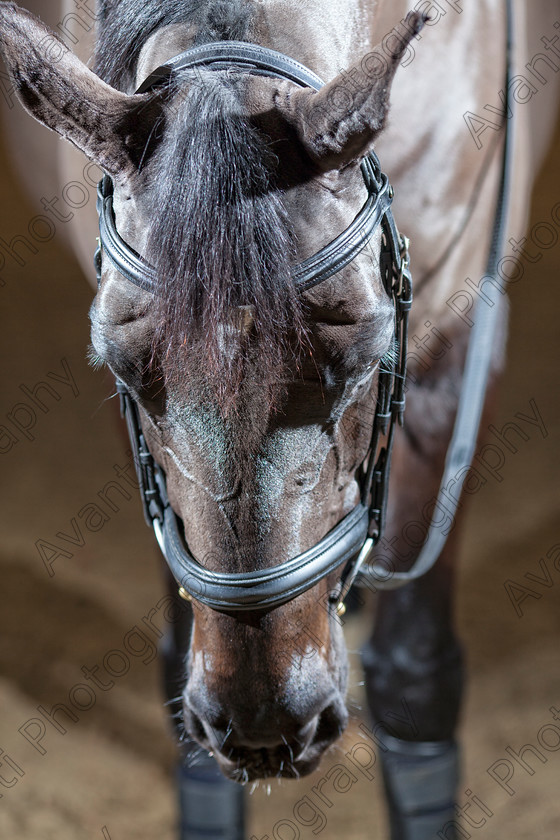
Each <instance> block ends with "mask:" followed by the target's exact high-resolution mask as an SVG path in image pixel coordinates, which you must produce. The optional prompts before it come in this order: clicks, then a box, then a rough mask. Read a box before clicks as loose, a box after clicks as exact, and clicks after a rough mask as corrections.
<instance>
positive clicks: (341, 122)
mask: <svg viewBox="0 0 560 840" xmlns="http://www.w3.org/2000/svg"><path fill="white" fill-rule="evenodd" d="M425 22H426V17H425V16H424V15H422V14H420V13H419V12H410V13H409V14H408V15H407V17H406V18H405V20H404V21H402V23H401V24H400V25H399V27H396V28H395V29H394V30H393V32H392V35H393V37H392V38H390V39H389V38H386V39H384V41H383V44H380V45H379V46H377V47H375V49H373V50H372V51H371V52H370V53H368V54H367V55H366V56H364V58H363V59H362V60H361V61H360V62H359V63H357V64H354V65H353V66H352V67H351V68H350V69H349V70H348V71H344V72H342V73H340V74H339V75H338V76H336V77H335V78H334V79H333V80H332V81H331V82H329V83H328V84H327V85H325V86H324V87H323V88H322V89H321V90H320V91H318V92H315V91H310V90H309V89H305V90H297V91H293V90H291V91H290V92H289V94H288V93H287V94H286V97H285V98H284V99H282V98H281V97H279V98H278V100H277V102H276V104H277V107H278V108H279V110H280V111H281V113H282V114H283V116H284V117H285V118H286V119H287V120H288V122H289V123H290V124H291V125H292V126H293V127H294V128H295V129H296V131H297V133H298V136H299V138H300V140H301V142H302V143H303V145H304V147H305V149H306V151H307V153H308V154H309V155H310V157H311V158H312V159H313V160H314V161H315V162H316V163H318V164H319V166H320V167H321V168H322V169H324V170H327V171H328V170H334V169H341V168H342V167H343V166H345V165H347V164H348V163H350V162H351V161H354V160H358V159H360V158H362V157H363V156H364V155H365V154H367V152H368V151H369V150H370V148H371V145H372V143H373V141H374V140H375V138H376V137H377V135H378V134H379V132H380V131H381V130H382V128H383V126H384V123H385V117H386V115H387V110H388V105H389V94H390V92H391V84H392V81H393V77H394V75H395V72H396V69H397V67H398V66H399V63H400V61H401V58H402V57H403V55H404V53H405V51H406V49H407V47H408V45H409V43H410V41H411V40H412V38H414V37H415V36H416V35H418V33H419V32H420V31H421V29H422V27H423V26H424V23H425ZM395 41H397V45H396V46H395ZM389 42H390V43H391V48H389Z"/></svg>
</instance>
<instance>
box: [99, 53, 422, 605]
mask: <svg viewBox="0 0 560 840" xmlns="http://www.w3.org/2000/svg"><path fill="white" fill-rule="evenodd" d="M200 65H202V66H204V67H205V68H206V69H211V70H223V69H228V70H231V69H232V68H234V69H235V70H239V71H243V72H248V73H251V74H259V75H266V76H274V77H278V78H281V79H288V80H289V81H291V82H294V83H295V84H298V85H300V86H302V87H311V88H314V89H315V90H319V89H320V88H321V87H322V85H323V83H322V82H321V80H320V79H319V78H318V77H317V76H315V75H314V74H313V73H311V71H309V70H307V69H306V68H305V67H303V65H301V64H299V63H298V62H296V61H293V60H292V59H290V58H288V57H287V56H284V55H282V54H280V53H277V52H274V51H273V50H268V49H265V48H263V47H260V46H255V45H252V44H246V43H241V42H230V41H226V42H218V43H213V44H208V45H204V46H201V47H195V48H193V49H191V50H188V51H187V52H185V53H182V54H181V55H179V56H176V57H175V58H173V59H171V60H170V61H169V62H167V64H165V65H163V66H162V67H159V68H158V69H157V70H155V71H154V72H153V73H152V74H151V75H150V76H149V77H148V78H147V79H146V81H145V82H144V83H143V84H142V86H141V87H140V88H139V90H138V91H137V92H138V93H145V92H147V91H151V90H153V89H155V88H157V87H159V86H161V85H166V84H168V82H169V80H170V79H171V78H172V77H173V76H174V75H176V74H177V73H179V72H180V71H183V70H187V69H190V68H194V67H197V66H200ZM361 171H362V175H363V178H364V183H365V186H366V189H367V193H368V197H367V200H366V202H365V204H364V206H363V208H362V209H361V211H360V212H359V213H358V215H357V216H356V218H355V219H354V221H353V222H352V223H351V225H350V226H349V227H348V228H347V229H346V230H345V231H344V232H343V233H341V234H340V235H339V236H337V237H336V238H335V239H334V240H333V241H332V242H331V243H330V244H328V245H327V246H325V247H324V248H322V249H321V250H320V251H319V252H318V253H316V254H315V255H314V256H312V257H309V258H308V259H307V260H305V261H304V262H302V263H300V264H299V265H296V266H295V267H294V268H293V270H292V271H293V279H294V283H295V285H296V288H297V289H298V290H299V291H301V292H304V291H306V290H308V289H311V288H312V287H313V286H316V285H317V284H319V283H321V282H323V281H324V280H326V279H328V278H329V277H332V276H333V275H334V274H336V273H337V272H339V271H340V270H341V269H343V268H344V267H345V266H347V265H348V264H349V263H350V262H351V261H352V260H353V259H354V258H355V257H356V256H357V255H358V254H359V253H360V252H361V251H362V250H363V248H364V247H365V245H366V244H367V243H368V241H369V239H370V238H371V236H372V234H373V233H374V232H375V230H376V229H377V228H378V227H379V225H381V229H382V247H381V255H380V268H381V273H382V280H383V284H384V287H385V291H386V293H387V295H388V296H389V297H390V298H391V299H392V301H393V302H394V311H395V348H396V352H395V359H394V361H393V362H392V363H391V367H390V368H389V369H386V368H383V369H381V370H380V371H379V374H378V377H379V378H378V399H377V407H376V412H375V416H374V420H373V424H372V436H371V443H370V449H369V457H368V459H367V464H366V466H363V467H362V468H361V469H360V471H359V472H360V474H359V476H358V484H359V489H360V501H359V502H358V504H357V505H356V506H355V507H354V509H353V510H352V511H351V512H350V513H349V514H347V515H346V516H345V517H344V518H343V519H342V520H341V521H340V522H339V523H338V525H336V526H335V527H334V528H333V529H332V530H331V531H329V533H328V534H327V535H326V536H325V537H323V539H322V540H320V542H319V543H317V544H316V545H315V546H313V548H310V549H309V550H308V551H305V552H304V553H303V554H300V555H298V556H297V557H294V558H292V559H290V560H287V561H285V562H284V563H281V564H280V565H278V566H274V567H272V568H267V569H264V570H262V571H254V572H246V573H242V574H227V573H219V572H211V571H208V570H207V569H206V568H205V567H204V566H202V565H201V564H200V563H199V562H198V561H197V560H196V559H195V558H194V557H193V556H192V555H191V553H190V552H189V549H188V546H187V545H186V542H185V539H184V535H183V533H182V528H181V524H180V522H179V520H178V517H177V515H176V514H175V512H174V511H173V509H172V508H171V505H170V504H169V500H168V498H167V492H166V483H165V477H164V474H163V472H162V470H161V468H160V467H159V466H158V464H157V463H156V462H155V460H154V458H153V457H152V455H151V453H150V451H149V449H148V446H147V443H146V440H145V437H144V433H143V431H142V428H141V424H140V417H139V410H138V407H137V404H136V402H135V400H134V399H133V397H132V396H131V394H130V392H129V390H128V388H127V386H126V385H125V384H124V383H123V382H122V381H120V380H117V390H118V392H119V394H120V398H121V408H122V413H123V415H124V417H125V418H126V422H127V425H128V430H129V434H130V440H131V444H132V450H133V457H134V462H135V464H136V469H137V473H138V478H139V483H140V492H141V496H142V501H143V507H144V515H145V518H146V521H147V523H148V524H149V525H150V526H151V527H153V529H154V532H155V535H156V538H157V540H158V543H159V545H160V548H161V550H162V552H163V554H164V556H165V558H166V560H167V563H168V565H169V567H170V569H171V571H172V573H173V575H174V576H175V579H176V580H177V582H178V583H179V585H180V587H181V589H180V591H181V594H182V595H183V597H186V598H187V599H189V598H194V599H195V600H196V601H199V602H201V603H203V604H206V605H207V606H209V607H212V608H213V609H215V610H218V611H222V612H237V611H248V610H264V609H271V608H273V607H277V606H279V605H280V604H283V603H286V602H287V601H290V600H292V599H293V598H296V597H297V596H298V595H300V594H301V593H302V592H305V591H306V590H308V589H310V588H311V587H312V586H314V585H315V584H316V583H318V582H319V581H320V580H321V579H322V578H323V577H325V576H326V575H329V574H330V573H331V572H334V571H336V570H337V569H339V568H341V567H343V570H342V574H341V576H340V579H339V586H338V587H337V590H336V591H335V592H333V593H332V601H333V602H334V603H335V604H336V605H337V607H338V610H339V612H342V610H343V607H342V603H343V599H344V596H345V595H346V593H347V592H348V590H349V588H350V586H351V584H352V581H353V580H354V578H355V577H356V575H357V573H358V571H359V569H360V567H361V565H362V563H363V562H364V560H365V559H366V557H367V556H368V555H369V553H370V551H371V549H372V548H373V546H374V545H375V543H376V542H377V541H378V540H379V538H380V537H381V534H382V532H383V527H384V520H385V511H386V506H387V488H388V480H389V467H390V462H391V450H392V445H393V436H394V429H395V424H396V423H401V424H402V422H403V412H404V383H405V376H406V354H407V325H408V313H409V311H410V307H411V304H412V283H411V277H410V272H409V259H408V250H407V247H408V243H407V241H406V239H405V238H404V237H401V236H400V235H399V233H398V231H397V228H396V226H395V222H394V219H393V215H392V213H391V209H390V208H391V202H392V198H393V191H392V188H391V187H390V185H389V182H388V179H387V177H386V176H385V175H384V174H383V173H382V172H381V169H380V166H379V161H378V160H377V157H376V156H375V154H373V153H371V154H369V155H368V156H367V157H366V158H365V159H364V161H363V162H362V165H361ZM97 208H98V212H99V229H100V247H99V249H98V252H97V254H96V266H97V271H98V278H99V279H100V278H101V261H102V257H107V259H108V260H109V262H110V263H112V265H113V266H114V267H115V268H116V269H117V270H118V271H119V272H120V274H122V275H123V276H124V277H125V278H126V279H127V280H129V281H130V282H131V283H134V284H135V285H137V286H139V287H140V288H141V289H144V290H145V291H148V292H151V293H156V283H155V280H156V278H155V271H154V269H153V268H152V266H150V265H149V264H148V263H147V262H146V261H145V260H144V259H143V258H142V257H141V256H140V255H139V254H137V253H136V252H135V251H134V250H133V249H132V248H131V247H130V246H129V245H128V244H127V243H126V242H125V241H124V240H123V239H122V238H121V236H120V235H119V233H118V231H117V227H116V223H115V216H114V211H113V184H112V181H111V179H110V178H109V176H107V175H106V176H105V177H104V178H103V180H102V181H101V182H100V184H99V187H98V201H97ZM382 439H383V441H382Z"/></svg>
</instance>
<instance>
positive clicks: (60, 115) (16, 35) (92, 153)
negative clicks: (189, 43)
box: [0, 3, 158, 178]
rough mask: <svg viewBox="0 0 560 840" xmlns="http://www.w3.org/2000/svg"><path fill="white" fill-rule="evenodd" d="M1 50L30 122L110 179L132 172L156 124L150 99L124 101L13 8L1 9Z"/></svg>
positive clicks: (48, 33)
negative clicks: (51, 131)
mask: <svg viewBox="0 0 560 840" xmlns="http://www.w3.org/2000/svg"><path fill="white" fill-rule="evenodd" d="M0 50H1V52H2V54H3V56H4V59H5V62H6V66H7V69H8V71H9V73H10V76H11V78H12V81H13V85H14V89H15V92H16V93H17V94H18V96H19V98H20V99H21V101H22V103H23V105H24V107H25V108H26V109H27V110H28V111H29V112H30V113H31V114H32V115H33V116H34V117H36V118H37V119H38V120H39V121H40V122H42V123H43V124H44V125H46V126H48V127H49V128H52V129H54V131H56V132H58V134H60V135H61V136H62V137H65V138H66V139H67V140H70V142H72V143H73V144H74V145H75V146H77V147H78V148H79V149H81V151H83V152H84V153H85V154H86V155H87V156H88V157H89V158H91V159H92V160H94V161H95V162H96V163H98V164H99V165H100V166H102V167H103V168H104V169H105V170H106V171H107V172H109V173H110V174H111V175H113V176H114V177H117V178H119V177H124V176H126V175H127V174H130V173H131V172H132V171H134V169H135V168H136V166H137V165H138V163H139V162H140V160H141V159H142V155H143V154H144V148H145V145H146V141H147V139H148V131H149V130H150V128H151V127H153V124H154V119H157V114H153V113H152V112H153V110H154V108H155V107H158V106H156V105H155V103H154V102H153V100H152V99H151V97H149V96H127V95H126V94H124V93H121V92H119V91H117V90H114V89H113V88H112V87H110V86H109V85H107V84H105V82H103V81H102V80H101V79H100V78H99V77H98V76H96V75H95V73H92V71H91V70H89V69H88V68H87V67H86V66H85V64H83V63H82V62H81V61H80V60H79V59H78V58H77V57H76V56H75V55H74V54H73V53H72V52H71V51H70V50H69V49H68V48H67V47H66V46H65V44H64V43H63V42H62V41H61V40H60V38H58V36H57V35H55V33H54V32H52V31H51V30H50V29H49V28H48V27H47V26H45V25H44V24H43V23H42V22H41V21H40V20H38V19H37V18H35V17H34V16H33V15H31V14H30V13H29V12H27V11H25V10H24V9H20V8H19V7H18V6H16V4H15V3H0ZM143 125H144V126H146V127H147V128H146V130H145V131H143V129H142V126H143ZM143 134H145V135H146V136H143Z"/></svg>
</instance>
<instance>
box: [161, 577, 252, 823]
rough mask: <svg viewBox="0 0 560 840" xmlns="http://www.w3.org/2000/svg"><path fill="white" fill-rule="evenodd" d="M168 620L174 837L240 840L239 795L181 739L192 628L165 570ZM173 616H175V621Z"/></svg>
mask: <svg viewBox="0 0 560 840" xmlns="http://www.w3.org/2000/svg"><path fill="white" fill-rule="evenodd" d="M166 577H167V582H168V589H169V595H170V598H171V599H172V600H173V605H172V606H171V604H170V610H172V614H173V619H174V620H173V622H172V624H171V626H170V628H169V630H168V633H167V635H166V636H165V639H164V641H163V644H162V654H163V671H164V674H163V676H164V684H165V694H166V697H167V704H168V708H169V714H170V717H171V721H172V724H173V729H174V732H175V736H176V738H177V740H178V741H180V757H179V761H178V763H177V769H176V783H177V794H178V804H179V831H178V835H177V836H178V840H245V836H246V835H245V793H244V789H243V788H242V787H241V785H238V784H236V783H235V782H232V781H229V779H226V778H225V776H224V775H223V774H222V772H221V771H220V770H219V768H218V765H217V763H216V761H215V759H214V758H213V757H212V755H210V754H209V753H207V752H206V751H205V750H203V749H202V748H201V747H199V746H198V745H197V744H195V743H194V741H191V740H188V739H187V740H185V730H184V726H183V724H182V706H183V704H182V694H183V688H184V685H185V681H186V663H187V657H188V650H189V644H190V636H191V629H192V609H191V607H190V605H189V604H187V603H185V601H182V600H181V599H180V598H179V596H178V595H177V584H176V583H175V581H174V579H173V577H172V575H171V573H170V572H169V571H168V570H166ZM175 619H176V620H175Z"/></svg>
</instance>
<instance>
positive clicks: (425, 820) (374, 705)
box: [363, 545, 462, 840]
mask: <svg viewBox="0 0 560 840" xmlns="http://www.w3.org/2000/svg"><path fill="white" fill-rule="evenodd" d="M451 553H452V546H451V545H449V546H448V548H447V550H446V551H445V554H444V555H443V556H442V557H441V558H440V560H439V561H438V565H437V566H436V568H435V569H434V570H432V572H430V573H428V574H427V575H426V576H425V577H424V578H421V579H420V580H419V581H417V582H414V583H411V584H407V585H406V586H405V587H404V588H403V589H398V590H394V591H390V592H384V593H383V594H382V595H381V596H380V598H379V605H378V612H377V618H376V625H375V629H374V632H373V635H372V637H371V639H370V640H369V642H368V643H367V645H366V646H365V648H364V650H363V664H364V668H365V673H366V686H367V694H368V702H369V707H370V711H371V715H372V719H373V721H374V722H376V723H377V724H378V725H377V726H375V723H374V730H375V740H376V744H377V745H378V748H379V749H378V755H379V756H380V758H381V761H382V766H383V776H384V780H385V788H386V794H387V800H388V804H389V818H390V825H391V835H390V836H391V840H434V838H437V837H438V836H441V837H445V838H447V840H455V838H456V834H455V833H454V827H453V826H452V825H451V823H452V822H453V820H454V819H455V816H456V815H455V812H454V801H455V793H456V788H457V784H458V749H457V745H456V742H455V740H454V732H455V727H456V723H457V716H458V712H459V706H460V700H461V689H462V669H461V652H460V648H459V645H458V642H457V639H456V638H455V635H454V633H453V628H452V621H451V614H450V613H451V589H452V572H451V565H450V555H451ZM439 831H441V832H442V834H440V835H438V832H439Z"/></svg>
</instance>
